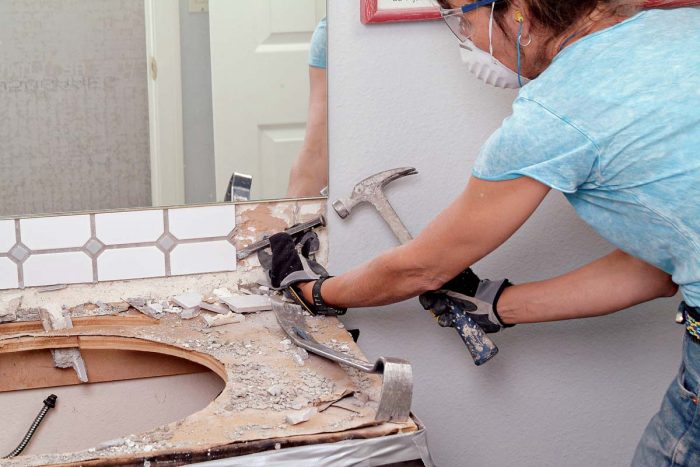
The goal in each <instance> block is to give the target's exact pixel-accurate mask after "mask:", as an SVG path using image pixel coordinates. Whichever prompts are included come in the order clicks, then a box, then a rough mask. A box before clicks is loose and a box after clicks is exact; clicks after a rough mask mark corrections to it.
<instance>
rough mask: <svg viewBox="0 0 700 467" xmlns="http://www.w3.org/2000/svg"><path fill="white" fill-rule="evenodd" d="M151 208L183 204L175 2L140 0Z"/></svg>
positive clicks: (180, 108) (177, 17)
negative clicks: (144, 43) (143, 34)
mask: <svg viewBox="0 0 700 467" xmlns="http://www.w3.org/2000/svg"><path fill="white" fill-rule="evenodd" d="M144 19H145V24H146V60H147V66H148V67H147V75H148V122H149V140H150V155H151V203H152V205H153V206H170V205H181V204H185V157H184V141H183V133H184V132H183V123H182V121H183V118H182V65H181V52H180V2H179V1H174V0H166V1H164V0H144Z"/></svg>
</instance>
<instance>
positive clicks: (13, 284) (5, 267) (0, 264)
mask: <svg viewBox="0 0 700 467" xmlns="http://www.w3.org/2000/svg"><path fill="white" fill-rule="evenodd" d="M17 287H19V282H17V265H16V264H15V263H13V262H12V261H10V259H8V258H0V290H1V289H16V288H17Z"/></svg>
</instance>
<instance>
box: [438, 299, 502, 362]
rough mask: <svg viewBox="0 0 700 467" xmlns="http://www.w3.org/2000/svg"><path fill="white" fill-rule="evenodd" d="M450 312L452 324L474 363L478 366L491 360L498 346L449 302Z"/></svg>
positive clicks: (467, 316)
mask: <svg viewBox="0 0 700 467" xmlns="http://www.w3.org/2000/svg"><path fill="white" fill-rule="evenodd" d="M448 306H449V308H450V312H451V313H452V325H453V326H454V328H455V329H456V330H457V334H459V337H461V338H462V341H464V345H466V346H467V350H469V353H470V354H471V356H472V359H473V360H474V364H475V365H477V366H479V365H483V364H484V363H486V362H488V361H489V360H491V359H492V358H493V357H495V356H496V354H497V353H498V347H496V344H494V342H493V341H492V340H491V338H489V337H488V336H487V335H486V333H485V332H484V330H483V329H481V327H480V326H479V325H478V324H476V322H475V321H474V320H473V319H471V318H470V317H469V315H467V314H466V313H465V312H464V311H462V310H460V309H459V307H457V306H455V305H454V304H453V303H452V302H449V305H448Z"/></svg>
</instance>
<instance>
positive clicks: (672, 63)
mask: <svg viewBox="0 0 700 467" xmlns="http://www.w3.org/2000/svg"><path fill="white" fill-rule="evenodd" d="M473 175H474V176H476V177H478V178H481V179H486V180H508V179H513V178H517V177H520V176H527V177H531V178H533V179H536V180H539V181H540V182H542V183H544V184H546V185H548V186H550V187H552V188H554V189H556V190H559V191H562V192H564V193H565V195H566V197H567V198H568V200H569V201H570V202H571V204H572V205H573V207H574V208H575V210H576V212H577V213H578V214H579V215H580V216H581V218H583V219H584V220H585V221H586V222H587V223H588V224H590V225H591V226H592V227H593V228H594V229H595V230H596V231H598V232H599V233H600V234H601V235H602V236H603V237H604V238H606V239H607V240H608V241H610V242H611V243H613V244H614V245H616V246H617V247H618V248H620V249H621V250H623V251H626V252H628V253H629V254H632V255H634V256H636V257H638V258H641V259H643V260H645V261H647V262H648V263H651V264H653V265H655V266H657V267H658V268H660V269H662V270H664V271H666V272H667V273H669V274H671V275H672V277H673V281H674V282H675V283H676V284H678V285H679V286H680V288H681V292H682V293H683V296H684V298H685V300H686V301H687V302H688V304H689V305H692V306H700V9H698V8H679V9H673V10H648V11H643V12H641V13H639V14H637V15H635V16H633V17H631V18H629V19H627V20H626V21H623V22H621V23H619V24H617V25H615V26H613V27H610V28H608V29H605V30H601V31H598V32H596V33H593V34H590V35H588V36H586V37H584V38H582V39H580V40H578V41H577V42H575V43H573V44H571V45H570V46H568V47H566V48H565V49H564V50H562V51H561V52H560V53H559V54H558V55H557V56H556V58H555V59H554V61H553V62H552V63H551V65H550V66H549V67H548V68H547V69H546V70H545V71H544V72H543V73H542V74H541V75H540V76H539V77H538V78H537V79H536V80H534V81H532V82H530V83H529V84H527V85H526V86H525V87H524V88H522V89H521V90H520V93H519V95H518V97H517V98H516V100H515V103H514V104H513V114H512V115H511V116H510V117H508V118H507V119H506V120H505V121H504V122H503V125H502V126H501V128H500V129H498V130H497V131H496V132H495V133H494V134H493V135H492V136H491V137H490V138H489V140H488V141H487V142H486V144H485V145H484V147H483V148H482V150H481V153H480V155H479V157H478V160H477V162H476V164H475V167H474V171H473Z"/></svg>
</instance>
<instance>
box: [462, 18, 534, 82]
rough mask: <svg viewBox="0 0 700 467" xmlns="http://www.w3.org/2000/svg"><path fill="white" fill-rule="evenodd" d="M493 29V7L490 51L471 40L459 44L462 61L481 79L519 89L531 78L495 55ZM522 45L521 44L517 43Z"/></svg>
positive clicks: (490, 25) (490, 21) (490, 24)
mask: <svg viewBox="0 0 700 467" xmlns="http://www.w3.org/2000/svg"><path fill="white" fill-rule="evenodd" d="M492 31H493V8H492V9H491V19H490V20H489V52H488V53H487V52H485V51H483V50H481V49H480V48H478V47H477V46H475V45H474V43H473V42H472V41H471V40H466V41H464V42H462V43H460V44H459V51H460V54H461V55H462V61H463V62H464V63H465V64H466V65H467V66H468V67H469V71H470V72H471V73H472V74H473V75H474V76H476V77H477V78H479V79H480V80H481V81H483V82H485V83H486V84H490V85H492V86H496V87H497V88H507V89H517V88H519V87H521V84H520V83H522V85H525V84H526V83H527V82H528V81H530V80H529V79H527V78H525V77H524V76H522V75H518V73H516V72H514V71H513V70H511V69H510V68H508V67H507V66H505V65H504V64H502V63H501V62H499V61H498V60H497V59H496V57H494V56H493V46H492V43H491V32H492ZM516 46H517V47H520V44H517V45H516Z"/></svg>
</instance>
